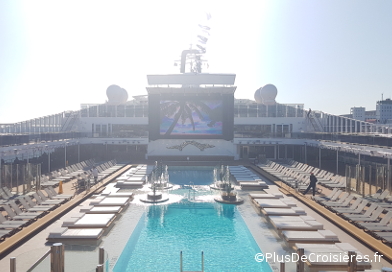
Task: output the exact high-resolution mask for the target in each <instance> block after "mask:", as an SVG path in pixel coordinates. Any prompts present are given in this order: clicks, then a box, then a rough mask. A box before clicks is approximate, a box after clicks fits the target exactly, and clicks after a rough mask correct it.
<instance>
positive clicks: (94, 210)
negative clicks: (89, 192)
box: [80, 206, 123, 213]
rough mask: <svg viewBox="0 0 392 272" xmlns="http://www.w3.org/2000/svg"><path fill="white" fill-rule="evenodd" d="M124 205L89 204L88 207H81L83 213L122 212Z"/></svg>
mask: <svg viewBox="0 0 392 272" xmlns="http://www.w3.org/2000/svg"><path fill="white" fill-rule="evenodd" d="M122 209H123V207H122V206H107V207H106V206H102V207H100V206H99V207H96V206H88V207H86V208H82V209H80V212H81V213H120V212H121V211H122Z"/></svg>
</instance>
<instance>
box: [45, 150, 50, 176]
mask: <svg viewBox="0 0 392 272" xmlns="http://www.w3.org/2000/svg"><path fill="white" fill-rule="evenodd" d="M45 150H46V152H48V173H50V152H49V146H48V145H45Z"/></svg>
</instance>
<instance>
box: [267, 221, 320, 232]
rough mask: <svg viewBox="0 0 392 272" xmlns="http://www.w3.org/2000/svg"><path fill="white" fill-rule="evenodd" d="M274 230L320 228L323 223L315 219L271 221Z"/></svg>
mask: <svg viewBox="0 0 392 272" xmlns="http://www.w3.org/2000/svg"><path fill="white" fill-rule="evenodd" d="M272 225H273V226H274V227H275V229H276V230H279V231H282V230H321V229H323V228H324V225H323V224H321V223H319V222H317V221H302V222H301V221H299V222H289V221H286V222H276V223H272Z"/></svg>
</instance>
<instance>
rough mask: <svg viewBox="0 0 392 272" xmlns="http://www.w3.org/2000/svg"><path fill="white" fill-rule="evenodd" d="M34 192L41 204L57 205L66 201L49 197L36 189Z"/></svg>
mask: <svg viewBox="0 0 392 272" xmlns="http://www.w3.org/2000/svg"><path fill="white" fill-rule="evenodd" d="M36 194H37V195H38V197H39V198H40V199H41V200H42V201H43V202H44V203H43V205H48V204H49V205H57V204H62V203H64V202H65V201H66V199H50V198H48V197H46V196H45V195H44V193H42V191H37V192H36Z"/></svg>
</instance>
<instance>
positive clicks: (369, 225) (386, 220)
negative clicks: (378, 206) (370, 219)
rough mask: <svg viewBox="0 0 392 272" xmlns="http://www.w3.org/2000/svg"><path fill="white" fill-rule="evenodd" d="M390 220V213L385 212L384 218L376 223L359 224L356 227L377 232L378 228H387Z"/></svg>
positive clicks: (391, 217) (391, 212)
mask: <svg viewBox="0 0 392 272" xmlns="http://www.w3.org/2000/svg"><path fill="white" fill-rule="evenodd" d="M391 219H392V211H390V212H387V214H385V216H384V217H383V218H382V219H381V220H380V222H378V223H360V224H358V225H359V226H360V227H363V228H365V229H367V230H370V231H374V230H379V229H378V228H379V227H387V225H388V224H389V221H391Z"/></svg>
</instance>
